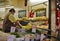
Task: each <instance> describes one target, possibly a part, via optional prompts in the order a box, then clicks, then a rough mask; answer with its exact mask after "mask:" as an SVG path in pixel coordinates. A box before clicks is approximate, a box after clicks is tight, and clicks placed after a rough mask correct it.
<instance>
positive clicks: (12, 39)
mask: <svg viewBox="0 0 60 41" xmlns="http://www.w3.org/2000/svg"><path fill="white" fill-rule="evenodd" d="M15 38H16V36H15V35H9V36H8V38H7V41H14V39H15Z"/></svg>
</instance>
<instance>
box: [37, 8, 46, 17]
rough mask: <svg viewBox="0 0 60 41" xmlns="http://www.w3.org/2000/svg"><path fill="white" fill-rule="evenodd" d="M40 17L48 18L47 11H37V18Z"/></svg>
mask: <svg viewBox="0 0 60 41" xmlns="http://www.w3.org/2000/svg"><path fill="white" fill-rule="evenodd" d="M40 16H46V9H42V10H37V11H36V17H40Z"/></svg>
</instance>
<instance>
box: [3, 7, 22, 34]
mask: <svg viewBox="0 0 60 41" xmlns="http://www.w3.org/2000/svg"><path fill="white" fill-rule="evenodd" d="M14 13H15V10H14V9H13V8H12V9H10V10H9V12H8V14H7V15H6V16H5V17H4V21H3V31H4V32H7V33H9V32H10V29H11V27H12V26H13V27H16V25H18V26H20V28H21V27H22V25H21V24H20V23H19V21H16V19H15V17H14Z"/></svg>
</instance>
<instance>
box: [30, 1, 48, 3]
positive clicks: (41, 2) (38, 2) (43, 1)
mask: <svg viewBox="0 0 60 41" xmlns="http://www.w3.org/2000/svg"><path fill="white" fill-rule="evenodd" d="M45 1H48V0H30V2H31V3H42V2H45Z"/></svg>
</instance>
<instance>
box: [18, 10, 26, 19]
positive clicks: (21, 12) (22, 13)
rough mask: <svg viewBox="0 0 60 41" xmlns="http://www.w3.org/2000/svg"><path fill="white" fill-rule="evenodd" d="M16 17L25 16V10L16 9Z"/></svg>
mask: <svg viewBox="0 0 60 41" xmlns="http://www.w3.org/2000/svg"><path fill="white" fill-rule="evenodd" d="M18 17H19V18H22V17H26V10H19V11H18Z"/></svg>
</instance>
